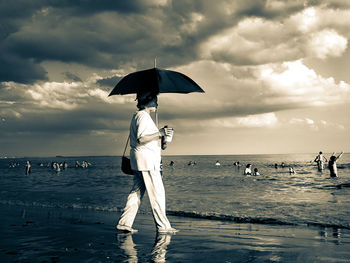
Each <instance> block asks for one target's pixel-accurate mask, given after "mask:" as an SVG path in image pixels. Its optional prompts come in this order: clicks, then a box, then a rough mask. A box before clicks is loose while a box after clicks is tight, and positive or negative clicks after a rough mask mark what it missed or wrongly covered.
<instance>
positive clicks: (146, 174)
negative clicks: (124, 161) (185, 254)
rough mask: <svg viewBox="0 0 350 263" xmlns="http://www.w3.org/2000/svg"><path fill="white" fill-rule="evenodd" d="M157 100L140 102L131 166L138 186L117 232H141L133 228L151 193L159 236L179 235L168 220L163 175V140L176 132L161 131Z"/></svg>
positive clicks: (132, 128)
mask: <svg viewBox="0 0 350 263" xmlns="http://www.w3.org/2000/svg"><path fill="white" fill-rule="evenodd" d="M157 106H158V104H157V96H155V95H146V96H144V97H139V98H138V104H137V107H138V109H139V111H137V112H136V113H135V114H134V115H133V117H132V120H131V124H130V147H131V149H130V162H131V168H132V170H133V171H134V184H133V187H132V190H131V192H130V194H129V196H128V199H127V202H126V205H125V208H124V210H123V213H122V215H121V216H120V219H119V221H118V224H117V226H116V228H117V229H118V230H121V231H125V232H137V230H135V229H133V228H132V225H133V223H134V220H135V217H136V214H137V211H138V209H139V206H140V204H141V200H142V198H143V195H144V193H145V190H147V193H148V197H149V200H150V204H151V207H152V213H153V217H154V221H155V224H156V228H157V231H158V232H159V233H175V232H177V230H176V229H174V228H172V227H171V225H170V222H169V220H168V218H167V216H166V209H165V189H164V185H163V181H162V177H161V173H160V162H161V148H160V145H159V140H160V139H161V138H162V137H163V136H167V135H168V136H169V135H171V133H172V132H173V130H172V129H167V128H162V129H160V130H158V128H157V126H156V125H155V123H154V122H153V120H152V118H151V116H150V112H154V111H156V109H157Z"/></svg>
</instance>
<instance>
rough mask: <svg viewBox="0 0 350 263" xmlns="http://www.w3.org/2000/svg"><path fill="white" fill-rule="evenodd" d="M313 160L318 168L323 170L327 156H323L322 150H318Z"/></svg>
mask: <svg viewBox="0 0 350 263" xmlns="http://www.w3.org/2000/svg"><path fill="white" fill-rule="evenodd" d="M314 162H316V163H317V168H318V170H319V171H323V169H324V164H325V163H326V162H327V158H326V157H324V156H323V153H322V152H319V153H318V155H317V156H316V158H315V160H314Z"/></svg>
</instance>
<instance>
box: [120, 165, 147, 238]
mask: <svg viewBox="0 0 350 263" xmlns="http://www.w3.org/2000/svg"><path fill="white" fill-rule="evenodd" d="M144 193H145V184H144V182H143V178H142V173H141V172H139V171H135V172H134V185H133V187H132V189H131V191H130V194H129V196H128V200H127V202H126V205H125V208H124V210H123V213H122V215H121V216H120V219H119V221H118V225H117V229H119V230H125V231H130V232H132V230H133V229H132V228H131V227H132V225H133V223H134V220H135V217H136V214H137V211H138V209H139V206H140V204H141V200H142V198H143V195H144Z"/></svg>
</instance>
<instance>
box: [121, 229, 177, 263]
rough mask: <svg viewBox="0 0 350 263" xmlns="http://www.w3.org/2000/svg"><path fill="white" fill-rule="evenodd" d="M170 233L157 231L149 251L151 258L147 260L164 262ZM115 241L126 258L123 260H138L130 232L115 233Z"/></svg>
mask: <svg viewBox="0 0 350 263" xmlns="http://www.w3.org/2000/svg"><path fill="white" fill-rule="evenodd" d="M171 236H172V235H171V234H159V233H157V235H156V239H155V241H154V245H153V247H152V251H151V253H150V254H151V258H150V259H149V261H147V262H156V263H161V262H166V252H167V247H168V245H169V244H170V241H171ZM117 241H118V245H119V248H120V249H121V250H122V252H123V253H124V256H125V257H126V258H127V259H126V260H125V262H138V261H139V260H138V257H137V249H136V245H135V243H134V241H133V238H132V234H131V233H120V234H117Z"/></svg>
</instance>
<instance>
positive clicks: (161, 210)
mask: <svg viewBox="0 0 350 263" xmlns="http://www.w3.org/2000/svg"><path fill="white" fill-rule="evenodd" d="M145 190H147V194H148V197H149V201H150V204H151V207H152V214H153V218H154V221H155V224H156V227H157V229H168V228H171V225H170V222H169V220H168V218H167V216H166V210H165V189H164V185H163V181H162V176H161V175H160V171H134V185H133V187H132V189H131V191H130V194H129V196H128V199H127V202H126V205H125V208H124V210H123V213H122V215H121V216H120V219H119V222H118V225H125V226H128V227H132V225H133V223H134V220H135V217H136V214H137V211H138V209H139V207H140V204H141V201H142V198H143V195H144V193H145Z"/></svg>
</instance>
